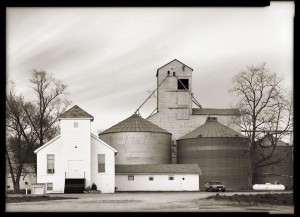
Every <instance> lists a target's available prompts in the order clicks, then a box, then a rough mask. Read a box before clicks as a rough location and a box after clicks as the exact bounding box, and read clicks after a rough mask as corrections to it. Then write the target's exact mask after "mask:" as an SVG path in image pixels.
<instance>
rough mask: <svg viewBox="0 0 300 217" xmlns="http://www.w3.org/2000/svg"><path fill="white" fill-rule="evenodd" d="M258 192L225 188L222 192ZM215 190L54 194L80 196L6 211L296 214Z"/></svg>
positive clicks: (20, 205) (13, 206)
mask: <svg viewBox="0 0 300 217" xmlns="http://www.w3.org/2000/svg"><path fill="white" fill-rule="evenodd" d="M257 193H258V192H224V193H223V192H222V193H220V195H233V194H257ZM259 193H264V192H259ZM268 193H270V192H268ZM286 193H288V192H286ZM215 194H216V193H215V192H214V193H213V192H138V193H114V194H67V195H64V194H55V195H53V194H52V195H49V196H50V197H51V196H61V197H65V196H68V197H76V198H79V199H66V200H49V201H42V202H23V203H6V212H268V213H284V214H294V206H272V205H259V206H257V205H245V204H238V203H237V202H229V201H228V202H227V201H215V200H206V199H205V198H206V197H208V196H210V195H215Z"/></svg>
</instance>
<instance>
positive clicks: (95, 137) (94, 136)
mask: <svg viewBox="0 0 300 217" xmlns="http://www.w3.org/2000/svg"><path fill="white" fill-rule="evenodd" d="M91 136H92V137H93V138H94V139H96V140H97V141H99V142H101V143H102V144H103V145H105V146H106V147H108V148H110V149H111V150H113V151H114V152H115V153H117V152H118V151H117V150H116V149H114V148H113V147H111V146H110V145H109V144H107V143H106V142H104V141H103V140H101V139H99V138H98V137H97V136H96V135H94V134H92V133H91Z"/></svg>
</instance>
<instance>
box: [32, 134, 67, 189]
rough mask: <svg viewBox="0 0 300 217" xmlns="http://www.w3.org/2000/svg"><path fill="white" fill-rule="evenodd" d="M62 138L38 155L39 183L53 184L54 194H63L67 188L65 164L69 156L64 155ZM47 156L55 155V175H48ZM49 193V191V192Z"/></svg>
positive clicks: (57, 138)
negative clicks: (65, 187)
mask: <svg viewBox="0 0 300 217" xmlns="http://www.w3.org/2000/svg"><path fill="white" fill-rule="evenodd" d="M61 141H62V140H61V138H60V136H59V137H56V139H55V140H54V141H52V143H51V144H49V145H47V146H46V147H44V148H43V149H41V150H40V151H39V152H38V153H37V183H48V182H52V183H53V191H52V192H54V193H63V192H64V186H65V170H66V168H65V163H64V161H66V158H67V156H68V154H67V153H63V150H64V148H63V145H62V142H61ZM47 154H54V174H47ZM47 193H49V191H47Z"/></svg>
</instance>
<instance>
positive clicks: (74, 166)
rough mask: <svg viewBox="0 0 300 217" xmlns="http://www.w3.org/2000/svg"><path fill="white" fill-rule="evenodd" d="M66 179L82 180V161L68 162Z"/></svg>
mask: <svg viewBox="0 0 300 217" xmlns="http://www.w3.org/2000/svg"><path fill="white" fill-rule="evenodd" d="M68 172H69V175H68V178H70V179H71V178H84V169H83V161H82V160H69V171H68Z"/></svg>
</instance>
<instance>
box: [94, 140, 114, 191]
mask: <svg viewBox="0 0 300 217" xmlns="http://www.w3.org/2000/svg"><path fill="white" fill-rule="evenodd" d="M91 138H92V152H91V170H92V177H91V180H92V181H91V184H92V183H95V184H96V185H97V190H100V191H101V193H114V190H115V150H114V149H113V148H111V147H110V146H108V145H107V144H106V143H105V142H103V141H102V140H100V139H99V138H97V137H96V136H94V135H92V137H91ZM98 154H105V173H99V172H98Z"/></svg>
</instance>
